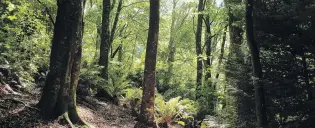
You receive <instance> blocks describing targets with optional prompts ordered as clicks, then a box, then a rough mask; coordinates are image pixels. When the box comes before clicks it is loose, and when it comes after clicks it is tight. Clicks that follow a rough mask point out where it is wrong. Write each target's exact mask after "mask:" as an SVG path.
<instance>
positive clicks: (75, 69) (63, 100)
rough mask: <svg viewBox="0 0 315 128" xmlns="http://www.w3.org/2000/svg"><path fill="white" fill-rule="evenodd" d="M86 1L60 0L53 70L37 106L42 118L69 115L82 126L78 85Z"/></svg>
mask: <svg viewBox="0 0 315 128" xmlns="http://www.w3.org/2000/svg"><path fill="white" fill-rule="evenodd" d="M84 4H85V3H84V1H83V0H76V1H68V0H65V1H61V0H59V1H57V5H58V12H57V17H56V23H55V26H54V28H55V29H54V36H53V40H52V47H51V55H50V69H49V70H50V71H49V73H48V75H47V78H46V81H45V87H44V90H43V94H42V97H41V99H40V101H39V103H38V107H39V108H40V109H41V112H42V115H43V116H44V117H47V118H53V119H55V118H57V117H59V116H61V115H63V114H65V115H68V116H69V119H70V120H71V121H72V122H73V123H78V124H83V123H84V122H83V121H82V120H81V119H80V118H79V116H78V113H77V111H76V86H77V83H78V77H79V73H80V63H81V52H82V50H81V49H82V48H81V45H82V37H83V8H84Z"/></svg>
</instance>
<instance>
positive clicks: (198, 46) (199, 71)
mask: <svg viewBox="0 0 315 128" xmlns="http://www.w3.org/2000/svg"><path fill="white" fill-rule="evenodd" d="M203 3H204V2H203V0H199V5H198V13H199V14H198V19H197V31H196V54H197V77H196V99H199V98H200V93H199V91H200V90H201V86H202V57H201V55H202V50H201V34H202V18H203V15H202V14H201V13H202V11H203Z"/></svg>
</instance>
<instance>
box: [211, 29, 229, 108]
mask: <svg viewBox="0 0 315 128" xmlns="http://www.w3.org/2000/svg"><path fill="white" fill-rule="evenodd" d="M226 30H227V26H226V27H225V28H224V30H223V31H224V32H223V37H222V43H221V48H220V55H219V58H218V59H219V62H218V67H217V69H218V72H217V74H216V75H215V82H214V87H215V88H216V87H217V86H218V81H219V76H220V69H221V64H222V61H223V56H224V51H225V48H224V47H225V41H226ZM225 91H226V84H225V85H224V87H223V93H225ZM215 98H216V100H215V101H216V103H215V104H214V105H215V107H214V108H215V109H216V108H217V105H218V102H219V98H218V97H217V96H216V97H215ZM225 105H226V103H225V101H223V106H222V108H224V107H225Z"/></svg>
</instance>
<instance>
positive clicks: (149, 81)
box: [139, 0, 160, 126]
mask: <svg viewBox="0 0 315 128" xmlns="http://www.w3.org/2000/svg"><path fill="white" fill-rule="evenodd" d="M159 9H160V0H150V21H149V33H148V40H147V48H146V56H145V68H144V76H143V86H142V87H143V93H142V102H141V108H140V115H139V120H140V122H142V123H145V124H147V125H149V126H153V125H154V99H155V84H156V72H155V70H156V57H157V46H158V39H159V23H160V11H159Z"/></svg>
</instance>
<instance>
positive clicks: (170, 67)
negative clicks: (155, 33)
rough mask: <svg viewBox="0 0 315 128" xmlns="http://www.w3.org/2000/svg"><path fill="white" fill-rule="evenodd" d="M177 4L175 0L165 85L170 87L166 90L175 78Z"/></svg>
mask: <svg viewBox="0 0 315 128" xmlns="http://www.w3.org/2000/svg"><path fill="white" fill-rule="evenodd" d="M176 4H177V1H176V0H173V8H172V22H171V30H170V40H169V44H168V51H169V55H168V59H167V63H168V70H167V76H166V79H165V84H167V86H168V87H165V88H167V89H168V88H169V86H170V84H171V82H170V80H171V79H172V76H173V68H174V61H175V50H176V49H175V34H176V33H175V22H176Z"/></svg>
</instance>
